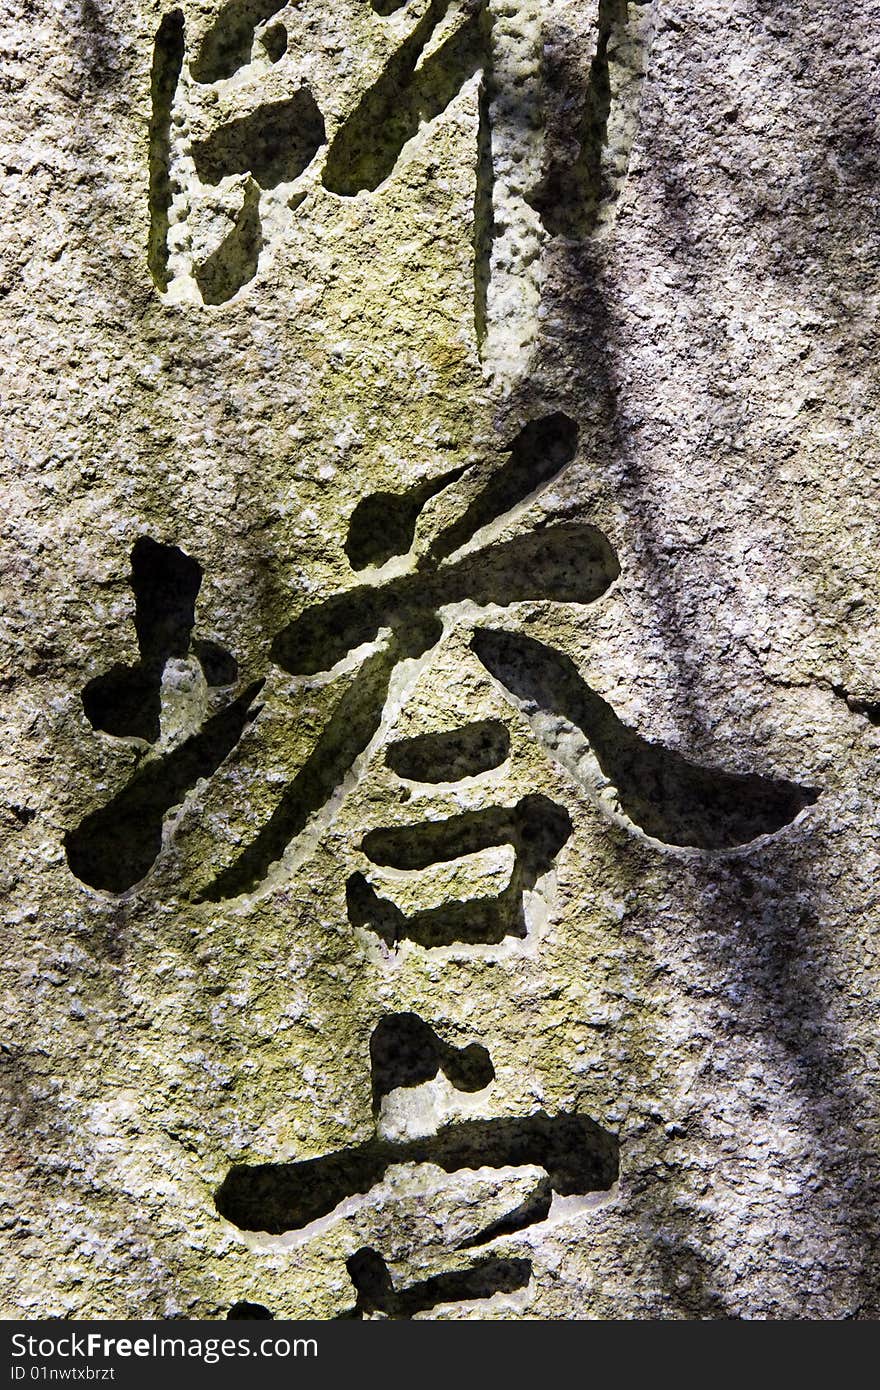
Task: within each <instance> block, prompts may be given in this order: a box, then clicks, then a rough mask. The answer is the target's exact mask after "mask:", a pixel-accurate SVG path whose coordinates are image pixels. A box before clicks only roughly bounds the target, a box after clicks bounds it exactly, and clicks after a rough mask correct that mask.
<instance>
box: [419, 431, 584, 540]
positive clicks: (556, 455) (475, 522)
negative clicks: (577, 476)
mask: <svg viewBox="0 0 880 1390" xmlns="http://www.w3.org/2000/svg"><path fill="white" fill-rule="evenodd" d="M577 440H578V427H577V425H576V423H575V421H574V420H572V419H571V418H570V417H569V416H568V415H565V414H563V412H562V411H556V412H554V413H553V414H552V415H545V416H542V417H541V418H540V419H538V420H530V421H529V423H528V424H527V425H525V426H524V427H523V428H522V429H521V430H520V432H519V434H518V435H517V436H516V438H515V439H514V441H513V443H512V444H511V446H510V449H509V451H508V452H509V455H510V457H509V458H508V459H507V461H506V463H504V464H502V466H501V467H500V468H499V469H497V471H496V472H495V473H494V474H493V475H492V476H491V477H490V479H489V481H488V482H487V484H486V486H485V488H484V489H483V491H482V492H481V493H480V494H479V495H478V496H477V497H476V498H475V499H474V501H472V502H471V504H470V506H469V507H468V508H467V509H466V511H465V512H464V514H463V515H462V516H461V517H460V518H459V519H458V520H457V521H455V522H453V524H452V525H451V526H449V527H447V528H446V529H445V530H443V531H441V532H440V534H439V535H438V536H437V537H436V539H435V540H434V541H433V543H432V545H431V550H430V554H431V558H432V559H433V560H435V561H439V560H444V559H446V558H447V556H449V555H451V554H452V553H453V552H454V551H456V550H458V549H459V548H460V547H461V546H463V545H465V544H466V543H467V542H468V541H469V540H471V539H472V537H473V536H475V535H476V533H477V531H479V530H481V529H482V527H483V526H486V525H488V523H489V522H491V521H495V520H496V519H497V518H498V517H500V516H503V515H504V513H505V512H509V511H510V510H511V509H512V508H513V507H515V506H516V505H517V504H518V503H520V502H522V501H523V500H524V499H525V498H526V497H528V496H530V495H531V493H533V492H535V491H537V489H538V488H541V487H544V486H546V484H547V483H549V482H550V481H551V479H553V478H555V477H556V475H557V473H560V472H561V471H562V469H563V468H565V466H566V465H567V464H569V463H571V460H572V459H573V458H574V455H575V449H576V448H577Z"/></svg>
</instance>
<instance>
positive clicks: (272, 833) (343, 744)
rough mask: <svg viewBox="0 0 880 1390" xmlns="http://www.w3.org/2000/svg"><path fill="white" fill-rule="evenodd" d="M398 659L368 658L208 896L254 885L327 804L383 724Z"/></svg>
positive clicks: (228, 895)
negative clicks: (253, 835) (256, 830)
mask: <svg viewBox="0 0 880 1390" xmlns="http://www.w3.org/2000/svg"><path fill="white" fill-rule="evenodd" d="M395 659H396V653H394V654H389V653H387V652H378V653H376V654H375V655H374V656H373V657H371V658H370V659H369V661H368V662H366V663H365V665H364V667H363V669H362V670H361V673H360V677H359V679H358V680H357V681H356V682H355V683H354V684H353V685H351V686H350V687H349V689H348V690H347V691H346V693H345V694H344V695H343V696H342V698H341V699H340V701H339V704H338V705H337V706H336V709H335V710H334V711H333V714H332V715H331V717H330V720H329V723H328V724H327V727H326V728H325V730H324V732H323V733H322V734H321V737H320V738H319V740H318V742H317V743H316V745H315V747H314V749H313V750H312V753H311V754H310V756H309V757H308V758H307V759H306V762H305V763H304V764H303V766H302V768H301V769H300V771H299V772H298V773H297V775H296V777H294V779H293V781H292V782H290V783H289V785H288V786H287V787H286V788H285V790H284V792H283V793H282V796H281V799H280V801H279V803H278V805H277V806H276V808H275V810H274V812H273V813H272V815H271V817H270V818H269V820H268V821H267V823H266V825H265V826H264V827H263V829H262V830H261V831H260V833H259V834H258V835H257V837H256V838H255V839H254V840H253V841H252V843H251V844H250V845H249V846H248V847H247V849H246V850H245V851H244V852H243V853H242V854H241V855H240V856H239V858H238V859H236V860H235V862H234V863H233V864H231V865H230V867H229V868H228V869H225V870H223V872H222V873H220V874H219V875H218V876H217V878H216V879H215V880H214V881H213V883H211V884H210V885H209V887H208V888H206V889H205V891H204V893H203V895H202V896H203V898H205V899H206V900H208V901H212V902H219V901H221V900H222V899H224V898H232V897H238V896H239V895H240V894H242V893H246V892H248V891H249V890H251V889H252V888H255V887H256V886H257V885H258V884H259V883H261V882H262V881H263V880H264V879H265V878H266V876H267V874H268V872H269V869H270V868H271V866H272V865H273V864H274V863H276V862H277V861H278V860H280V859H281V857H282V855H283V854H284V851H285V850H286V848H287V846H288V845H289V844H290V842H291V841H292V840H293V839H294V838H295V836H296V835H298V834H299V832H300V831H301V830H302V829H303V828H304V826H305V825H306V822H307V821H308V820H309V818H310V816H312V815H313V814H314V812H316V811H319V810H320V809H321V807H322V806H324V805H325V804H326V802H327V801H328V800H329V798H330V797H331V796H332V794H333V792H334V791H335V790H336V788H337V787H338V786H339V785H340V784H341V783H342V781H343V779H344V778H345V776H346V773H347V772H348V771H349V769H350V768H351V765H352V763H353V762H354V761H355V759H356V758H357V757H358V755H359V754H360V753H362V752H363V750H364V749H365V748H366V746H367V744H368V743H369V741H370V739H371V738H372V737H373V735H374V733H375V732H376V730H377V729H378V727H379V723H380V720H381V718H382V709H383V706H384V703H385V697H386V694H387V692H388V682H389V680H390V678H391V671H392V669H393V666H394V662H395Z"/></svg>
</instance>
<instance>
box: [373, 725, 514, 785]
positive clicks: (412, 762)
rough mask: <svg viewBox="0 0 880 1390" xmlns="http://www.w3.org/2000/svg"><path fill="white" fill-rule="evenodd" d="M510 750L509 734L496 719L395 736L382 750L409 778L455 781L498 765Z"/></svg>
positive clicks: (399, 772)
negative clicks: (412, 735) (400, 737)
mask: <svg viewBox="0 0 880 1390" xmlns="http://www.w3.org/2000/svg"><path fill="white" fill-rule="evenodd" d="M509 753H510V734H509V733H508V731H507V729H506V727H505V726H504V725H503V724H502V723H501V721H500V720H499V719H480V720H477V721H475V722H474V723H473V724H464V725H462V727H461V728H458V729H451V730H449V731H448V732H445V733H439V734H433V733H432V734H417V735H416V736H415V737H414V738H405V739H398V740H397V741H396V742H395V743H391V744H389V745H388V747H387V748H386V750H385V761H386V763H387V764H388V766H389V767H390V768H391V770H392V772H396V773H397V776H398V777H404V778H406V779H407V780H408V781H411V782H459V781H461V779H462V778H463V777H478V776H479V775H480V774H481V773H483V772H488V771H489V770H490V769H491V768H493V767H500V766H501V764H502V763H503V762H504V761H505V759H506V758H507V756H508V754H509Z"/></svg>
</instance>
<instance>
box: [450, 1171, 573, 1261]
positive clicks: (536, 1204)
mask: <svg viewBox="0 0 880 1390" xmlns="http://www.w3.org/2000/svg"><path fill="white" fill-rule="evenodd" d="M552 1204H553V1184H552V1183H551V1181H550V1179H549V1178H541V1179H539V1181H538V1182H537V1183H536V1185H535V1187H534V1188H533V1189H532V1191H531V1192H530V1193H529V1195H528V1196H527V1197H526V1199H525V1201H523V1202H520V1204H519V1206H518V1207H514V1208H513V1211H509V1212H507V1213H506V1215H504V1216H499V1218H498V1220H497V1221H491V1222H490V1223H489V1225H488V1226H484V1227H483V1229H482V1231H478V1232H477V1234H476V1235H475V1236H470V1237H469V1239H468V1240H463V1241H462V1242H461V1244H460V1245H459V1247H458V1248H459V1250H472V1249H473V1248H474V1247H475V1246H477V1245H488V1243H489V1241H490V1240H495V1239H496V1238H497V1237H498V1236H509V1235H513V1234H514V1233H515V1232H516V1231H524V1230H525V1229H526V1228H527V1227H528V1226H535V1225H537V1223H538V1222H539V1221H544V1220H546V1218H547V1217H548V1216H549V1214H550V1207H551V1206H552Z"/></svg>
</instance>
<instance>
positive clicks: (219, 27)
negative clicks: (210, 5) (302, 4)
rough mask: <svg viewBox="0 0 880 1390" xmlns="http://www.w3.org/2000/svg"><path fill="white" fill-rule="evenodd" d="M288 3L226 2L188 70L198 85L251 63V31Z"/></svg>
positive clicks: (284, 0) (273, 0) (265, 0)
mask: <svg viewBox="0 0 880 1390" xmlns="http://www.w3.org/2000/svg"><path fill="white" fill-rule="evenodd" d="M286 3H287V0H227V3H226V4H225V5H223V7H222V8H221V10H220V12H219V14H218V15H217V18H216V19H215V20H214V23H213V24H212V25H211V27H210V29H208V31H207V33H206V34H205V36H204V38H203V39H202V41H201V43H200V44H199V48H198V52H197V53H196V56H195V59H194V60H193V62H192V64H191V67H190V70H191V72H192V75H193V77H194V78H195V80H196V81H197V82H220V81H222V80H223V79H224V78H226V77H232V76H234V74H235V73H236V72H238V69H239V68H241V67H244V65H245V64H246V63H249V62H250V58H251V48H252V46H253V41H254V31H255V30H256V28H257V26H258V25H259V24H264V23H265V22H266V20H269V19H271V18H272V16H273V15H276V14H277V13H278V11H279V10H283V9H284V6H285V4H286Z"/></svg>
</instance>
